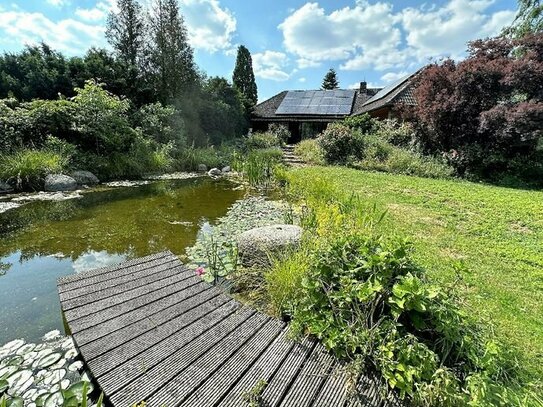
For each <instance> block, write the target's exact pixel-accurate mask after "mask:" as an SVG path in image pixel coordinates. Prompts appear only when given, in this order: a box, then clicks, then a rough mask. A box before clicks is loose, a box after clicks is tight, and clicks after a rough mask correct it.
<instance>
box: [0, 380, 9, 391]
mask: <svg viewBox="0 0 543 407" xmlns="http://www.w3.org/2000/svg"><path fill="white" fill-rule="evenodd" d="M8 388H9V383H8V381H7V380H0V395H2V394H3V393H5V392H6V390H7V389H8Z"/></svg>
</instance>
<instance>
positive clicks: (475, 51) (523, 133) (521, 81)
mask: <svg viewBox="0 0 543 407" xmlns="http://www.w3.org/2000/svg"><path fill="white" fill-rule="evenodd" d="M414 96H415V99H416V100H417V106H416V107H413V108H412V109H410V111H409V112H408V113H409V115H410V118H411V120H412V121H413V122H414V124H415V126H416V128H417V137H418V141H419V143H420V145H421V147H422V148H423V149H424V150H425V151H426V152H428V153H433V154H444V155H446V156H447V157H448V158H449V160H450V162H451V163H452V164H453V165H454V166H455V168H456V169H457V171H458V173H459V174H464V173H466V172H468V173H473V174H477V175H480V176H483V177H487V178H492V177H493V176H495V175H497V174H498V173H503V172H504V171H512V170H514V171H518V168H519V165H520V166H522V165H527V164H528V163H529V165H530V166H531V168H532V169H534V166H535V167H537V166H538V165H539V166H540V167H539V168H541V166H542V165H543V163H542V160H541V151H538V149H540V148H541V147H542V146H541V141H542V140H543V33H539V34H534V35H530V36H526V37H524V38H520V39H511V38H505V37H499V38H492V39H487V40H477V41H474V42H472V43H470V45H469V57H468V58H466V59H465V60H464V61H462V62H459V63H455V62H453V61H451V60H447V61H445V62H443V63H441V64H433V65H430V66H428V67H427V68H425V69H424V70H423V71H422V72H421V73H420V74H419V75H418V77H417V79H416V87H415V90H414ZM538 155H539V157H538Z"/></svg>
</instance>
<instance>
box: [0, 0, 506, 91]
mask: <svg viewBox="0 0 543 407" xmlns="http://www.w3.org/2000/svg"><path fill="white" fill-rule="evenodd" d="M147 1H148V0H142V3H143V4H146V2H147ZM179 3H180V6H181V10H182V13H183V14H184V15H185V19H186V24H187V27H188V31H189V35H190V41H191V44H192V46H193V47H194V49H195V56H196V61H197V63H198V65H199V66H200V68H201V69H202V70H203V71H205V72H207V74H208V75H220V76H224V77H227V78H230V77H231V73H232V70H233V67H234V62H235V54H236V48H237V46H238V45H239V44H243V45H245V46H246V47H247V48H249V50H250V51H251V53H252V55H253V63H254V69H255V74H256V77H257V85H258V89H259V99H260V100H264V99H266V98H268V97H271V96H273V95H274V94H275V93H278V92H280V91H282V90H285V89H316V88H318V87H319V86H320V84H321V81H322V78H323V76H324V74H325V73H326V71H327V70H328V69H329V68H332V67H333V68H335V69H336V71H337V73H338V77H339V80H340V85H341V87H343V88H349V87H354V86H356V85H357V83H359V82H360V81H362V80H366V81H367V82H368V83H369V85H370V86H383V85H386V84H387V83H389V82H391V81H394V80H395V79H397V78H398V77H401V76H404V75H405V74H407V73H410V72H413V71H414V70H416V69H418V68H419V67H421V66H423V65H424V64H426V63H428V61H432V60H439V59H441V58H443V57H452V58H455V59H460V58H462V57H463V56H464V55H465V49H466V42H467V41H470V40H473V39H476V38H484V37H488V36H492V35H495V34H497V33H499V32H500V31H501V29H502V28H503V27H504V26H505V25H508V24H509V23H510V22H511V21H512V20H513V18H514V15H515V10H516V7H517V5H516V2H515V1H513V0H439V1H437V0H436V1H426V2H423V1H414V0H402V1H391V0H381V1H375V0H314V1H301V0H300V1H298V0H289V1H287V0H179ZM114 8H115V0H77V1H76V0H40V1H37V0H25V1H8V0H0V50H2V51H9V52H12V51H18V50H20V49H21V48H23V47H24V45H25V44H33V43H36V42H39V41H41V40H43V41H45V42H47V43H48V44H49V45H51V46H52V47H54V48H56V49H58V50H60V51H62V52H64V53H65V54H67V55H82V54H84V52H85V51H86V49H88V48H89V47H90V46H99V47H108V45H107V42H106V40H105V37H104V26H105V18H106V16H107V13H108V12H109V11H110V10H112V9H114Z"/></svg>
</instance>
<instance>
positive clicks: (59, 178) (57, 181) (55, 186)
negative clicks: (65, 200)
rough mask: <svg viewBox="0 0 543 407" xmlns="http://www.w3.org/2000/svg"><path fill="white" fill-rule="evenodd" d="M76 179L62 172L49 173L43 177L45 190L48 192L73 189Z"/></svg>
mask: <svg viewBox="0 0 543 407" xmlns="http://www.w3.org/2000/svg"><path fill="white" fill-rule="evenodd" d="M76 189H77V181H76V180H75V179H73V178H72V177H69V176H67V175H64V174H49V175H48V176H47V177H45V190H46V191H48V192H59V191H75V190H76Z"/></svg>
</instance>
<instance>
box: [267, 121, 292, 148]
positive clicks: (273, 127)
mask: <svg viewBox="0 0 543 407" xmlns="http://www.w3.org/2000/svg"><path fill="white" fill-rule="evenodd" d="M269 132H270V133H272V134H273V135H275V136H276V137H277V138H278V140H279V142H280V143H281V144H285V143H286V142H288V139H289V138H290V136H291V134H290V131H289V130H288V127H287V126H285V125H284V124H279V123H271V124H270V127H269Z"/></svg>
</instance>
